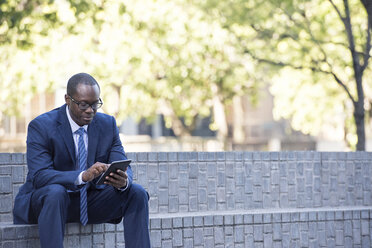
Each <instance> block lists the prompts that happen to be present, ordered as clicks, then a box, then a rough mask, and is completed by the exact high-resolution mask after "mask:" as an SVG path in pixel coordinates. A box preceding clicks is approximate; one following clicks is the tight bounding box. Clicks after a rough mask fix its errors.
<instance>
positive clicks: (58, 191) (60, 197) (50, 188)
mask: <svg viewBox="0 0 372 248" xmlns="http://www.w3.org/2000/svg"><path fill="white" fill-rule="evenodd" d="M44 190H45V193H44V203H45V202H48V203H50V204H61V203H66V202H68V200H69V197H68V193H67V190H66V188H65V187H64V186H62V185H59V184H51V185H47V186H45V189H44Z"/></svg>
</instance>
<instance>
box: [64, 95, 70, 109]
mask: <svg viewBox="0 0 372 248" xmlns="http://www.w3.org/2000/svg"><path fill="white" fill-rule="evenodd" d="M65 102H66V104H67V105H68V106H69V107H70V98H69V97H68V95H67V94H65Z"/></svg>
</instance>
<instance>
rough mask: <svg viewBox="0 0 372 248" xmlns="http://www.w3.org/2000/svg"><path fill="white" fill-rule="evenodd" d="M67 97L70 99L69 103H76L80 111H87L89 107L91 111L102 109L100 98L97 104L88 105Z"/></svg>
mask: <svg viewBox="0 0 372 248" xmlns="http://www.w3.org/2000/svg"><path fill="white" fill-rule="evenodd" d="M68 97H69V98H70V99H71V101H73V102H74V103H76V105H78V107H79V109H80V110H87V109H88V108H89V107H91V108H92V109H93V110H97V109H99V108H100V107H102V105H103V102H102V100H101V98H99V100H98V101H97V102H95V103H92V104H89V103H86V102H78V101H76V100H75V99H74V98H72V97H71V96H68Z"/></svg>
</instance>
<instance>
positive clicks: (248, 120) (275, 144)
mask: <svg viewBox="0 0 372 248" xmlns="http://www.w3.org/2000/svg"><path fill="white" fill-rule="evenodd" d="M64 92H65V90H59V91H57V92H55V93H45V94H40V95H37V96H35V97H34V98H33V99H32V101H31V102H30V104H27V105H26V106H25V109H24V113H23V114H24V115H23V117H13V116H12V117H9V116H5V115H2V116H1V115H0V120H1V126H0V152H25V151H26V133H27V125H28V123H29V122H30V121H31V120H32V119H33V118H35V117H36V116H37V115H39V114H41V113H44V112H46V111H49V110H51V109H53V108H55V107H58V106H61V105H62V104H63V103H64V98H63V95H64ZM238 103H239V104H240V105H239V106H240V107H239V110H237V109H234V108H233V107H232V108H231V111H230V113H228V123H229V137H230V138H229V140H228V142H227V144H228V145H227V150H249V151H253V150H259V151H280V150H327V151H334V150H337V151H345V150H346V146H345V145H344V144H343V142H339V141H329V140H328V141H327V140H325V141H324V140H321V139H318V140H317V139H316V138H315V137H311V136H308V135H304V134H302V133H300V132H296V131H294V130H292V129H291V127H290V125H289V123H288V121H285V120H282V121H275V120H274V119H273V116H272V108H273V97H272V96H271V95H270V94H269V92H268V90H266V91H265V92H263V94H262V96H261V97H260V100H259V102H258V104H257V106H252V104H251V103H250V101H249V99H248V97H242V98H240V99H239V102H238ZM234 114H235V115H234ZM237 119H238V120H237ZM237 121H238V122H240V126H241V130H240V131H239V132H238V134H236V133H235V130H234V123H236V122H237ZM209 124H210V118H200V119H199V120H198V123H197V126H196V129H195V130H194V132H193V134H192V136H191V137H186V138H181V139H180V138H177V137H175V136H174V134H173V132H172V130H171V129H168V128H166V127H165V123H164V119H163V117H162V116H160V115H159V116H158V117H157V118H156V120H155V122H153V123H147V122H146V121H145V120H142V121H140V122H139V123H136V122H135V121H133V120H132V119H128V120H126V121H124V122H123V124H122V125H121V127H120V133H121V140H122V142H123V144H124V147H125V149H126V151H127V152H132V151H136V152H141V151H222V150H224V144H222V143H221V142H220V141H219V140H218V139H217V138H216V133H215V132H213V131H211V130H210V129H209ZM234 135H238V139H234ZM368 148H369V146H368V143H367V149H368ZM225 149H226V144H225Z"/></svg>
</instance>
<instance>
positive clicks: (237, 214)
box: [0, 152, 372, 248]
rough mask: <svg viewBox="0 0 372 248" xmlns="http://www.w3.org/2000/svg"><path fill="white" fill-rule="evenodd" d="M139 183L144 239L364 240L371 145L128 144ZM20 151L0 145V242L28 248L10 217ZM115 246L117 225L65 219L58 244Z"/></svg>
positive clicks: (347, 243) (30, 234) (21, 177)
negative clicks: (350, 148)
mask: <svg viewBox="0 0 372 248" xmlns="http://www.w3.org/2000/svg"><path fill="white" fill-rule="evenodd" d="M128 157H129V158H131V159H132V160H133V163H132V168H133V172H134V179H135V181H136V182H137V183H139V184H141V185H143V186H144V187H145V188H146V189H147V190H148V192H149V194H150V196H151V199H150V233H151V240H152V245H153V247H371V236H372V235H371V234H372V224H371V216H372V186H371V178H372V166H371V162H372V153H369V152H351V153H342V152H339V153H326V152H178V153H163V152H159V153H129V154H128ZM26 175H27V166H26V159H25V154H0V231H1V233H0V238H1V242H0V248H3V247H4V248H5V247H38V233H37V228H36V226H34V225H26V226H14V225H11V224H9V222H12V214H11V211H12V208H13V200H14V197H15V195H16V193H17V192H18V189H19V187H20V186H21V185H22V184H23V182H24V181H25V178H26ZM72 246H76V247H124V246H125V243H124V237H123V227H122V225H116V226H115V225H110V224H101V225H90V226H87V227H82V226H80V225H79V224H69V225H68V226H67V230H66V238H65V247H72Z"/></svg>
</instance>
